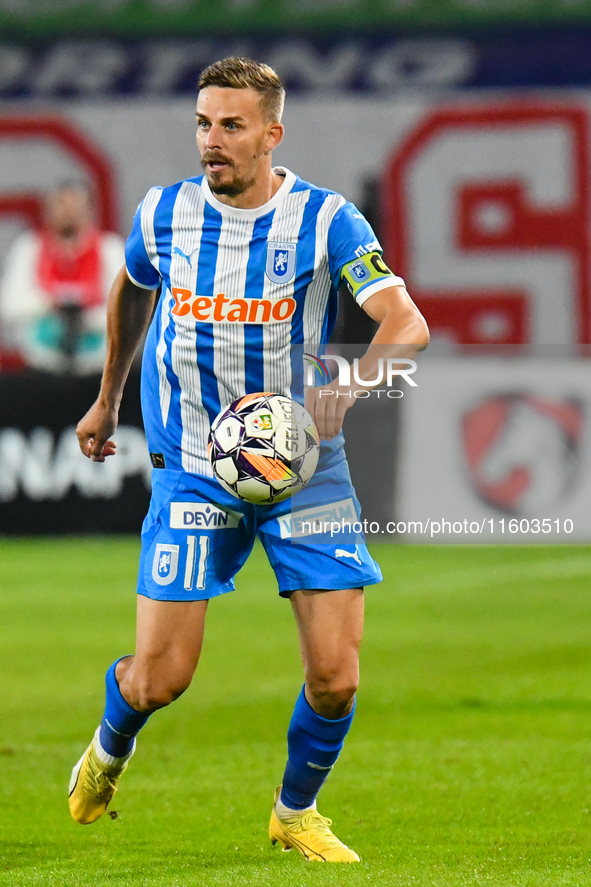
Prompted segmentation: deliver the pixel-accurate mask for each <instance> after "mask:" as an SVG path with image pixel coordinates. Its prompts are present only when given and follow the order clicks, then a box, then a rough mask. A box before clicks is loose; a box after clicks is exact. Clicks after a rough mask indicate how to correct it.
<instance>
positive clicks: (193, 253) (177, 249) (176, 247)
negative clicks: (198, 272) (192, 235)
mask: <svg viewBox="0 0 591 887" xmlns="http://www.w3.org/2000/svg"><path fill="white" fill-rule="evenodd" d="M198 250H199V247H196V249H194V250H193V252H192V253H189V255H187V253H184V252H183V251H182V249H179V248H178V246H173V248H172V251H173V253H176V254H177V256H182V257H183V259H186V260H187V262H188V263H189V268H193V265H192V264H191V259H192V258H193V256H194V255H195V253H196V252H197V251H198Z"/></svg>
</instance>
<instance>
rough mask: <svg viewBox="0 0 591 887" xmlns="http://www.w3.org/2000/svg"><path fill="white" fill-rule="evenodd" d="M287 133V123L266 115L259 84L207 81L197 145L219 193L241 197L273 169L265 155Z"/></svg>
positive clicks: (199, 112) (199, 110)
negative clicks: (247, 85) (234, 86)
mask: <svg viewBox="0 0 591 887" xmlns="http://www.w3.org/2000/svg"><path fill="white" fill-rule="evenodd" d="M282 135H283V127H282V126H281V124H280V123H270V122H269V121H268V120H267V119H266V118H265V116H264V114H263V110H262V107H261V98H260V95H259V94H258V93H257V92H255V90H254V89H250V88H248V89H225V88H222V87H219V86H207V87H205V89H202V90H201V91H200V93H199V96H198V98H197V147H198V149H199V153H200V155H201V165H202V166H203V169H204V171H205V175H206V176H207V181H208V183H209V187H210V188H211V190H212V191H213V192H214V194H217V195H218V196H219V195H225V196H227V197H229V198H236V197H238V196H239V195H241V194H244V193H245V192H246V191H249V189H252V188H253V187H255V186H256V185H257V182H258V180H259V179H260V178H261V176H264V175H265V174H266V173H267V165H266V164H265V163H264V162H263V161H264V159H265V158H269V157H270V154H271V151H272V150H273V148H275V147H276V145H278V144H279V142H280V141H281V138H282ZM268 168H269V169H270V161H269V164H268Z"/></svg>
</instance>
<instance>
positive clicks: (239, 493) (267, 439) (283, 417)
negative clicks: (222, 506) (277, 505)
mask: <svg viewBox="0 0 591 887" xmlns="http://www.w3.org/2000/svg"><path fill="white" fill-rule="evenodd" d="M319 447H320V443H319V437H318V431H317V429H316V425H315V424H314V420H313V419H312V416H311V415H310V413H309V412H308V411H307V410H306V409H305V408H304V407H303V406H301V405H300V404H299V403H297V402H296V401H295V400H292V399H291V398H290V397H284V396H283V395H281V394H270V393H268V392H266V391H263V392H257V393H256V394H246V395H245V396H244V397H240V398H238V400H235V401H234V402H233V403H231V404H230V406H229V407H226V408H225V409H223V410H222V411H221V412H220V413H219V414H218V416H216V418H215V419H214V421H213V423H212V426H211V431H210V432H209V444H208V448H207V449H208V454H209V461H210V462H211V466H212V468H213V473H214V475H215V477H216V478H217V480H218V481H219V482H220V484H221V485H222V487H223V488H224V489H225V490H227V491H228V492H229V493H232V495H233V496H236V497H237V498H238V499H244V500H246V501H247V502H254V503H256V504H258V505H271V504H273V503H274V502H281V501H282V500H283V499H287V498H289V496H292V495H293V494H294V493H297V492H298V491H299V490H301V489H302V487H303V486H304V485H305V484H307V483H308V481H309V480H310V478H311V477H312V475H313V474H314V471H315V470H316V465H317V464H318V455H319V451H320V449H319Z"/></svg>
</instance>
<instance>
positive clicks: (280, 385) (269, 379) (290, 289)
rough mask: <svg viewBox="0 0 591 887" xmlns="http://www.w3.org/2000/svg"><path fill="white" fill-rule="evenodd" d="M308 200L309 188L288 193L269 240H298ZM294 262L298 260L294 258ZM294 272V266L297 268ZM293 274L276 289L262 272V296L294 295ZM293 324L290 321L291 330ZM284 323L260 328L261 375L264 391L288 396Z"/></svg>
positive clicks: (275, 218)
mask: <svg viewBox="0 0 591 887" xmlns="http://www.w3.org/2000/svg"><path fill="white" fill-rule="evenodd" d="M309 199H310V191H296V192H294V193H291V194H288V195H287V196H286V197H285V198H284V199H283V203H282V205H281V212H279V211H276V212H275V216H274V218H273V224H272V226H271V230H270V231H269V236H268V238H267V239H268V240H269V241H274V240H275V241H278V242H282V241H287V242H292V243H297V241H298V236H299V233H300V228H301V227H302V221H303V218H304V210H305V208H306V204H307V202H308V200H309ZM296 262H297V259H296ZM296 273H297V267H296ZM294 288H295V277H294V278H293V279H292V280H291V281H290V282H289V283H288V284H284V285H282V287H281V291H280V292H278V291H277V286H276V285H275V284H273V283H272V282H271V281H270V280H269V278H268V277H267V276H266V275H265V285H264V289H263V298H265V299H273V298H275V299H277V298H281V299H284V298H287V297H291V296H293V294H294ZM291 326H292V323H290V332H291ZM282 327H283V324H277V326H275V325H273V324H267V325H265V326H264V327H263V359H264V363H263V373H264V375H263V378H264V389H265V391H273V392H274V393H275V394H285V395H287V396H289V394H290V388H291V375H292V373H291V360H290V351H291V342H290V341H287V340H286V336H285V328H284V327H283V328H282Z"/></svg>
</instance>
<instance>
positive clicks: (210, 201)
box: [126, 168, 402, 475]
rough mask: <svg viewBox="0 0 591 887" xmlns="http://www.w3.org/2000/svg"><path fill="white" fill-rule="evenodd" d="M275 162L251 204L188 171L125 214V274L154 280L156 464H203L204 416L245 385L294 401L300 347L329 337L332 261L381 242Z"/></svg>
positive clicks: (328, 194) (152, 424) (148, 414)
mask: <svg viewBox="0 0 591 887" xmlns="http://www.w3.org/2000/svg"><path fill="white" fill-rule="evenodd" d="M276 172H278V173H279V174H281V175H283V176H284V182H283V184H282V185H281V187H280V188H279V190H278V191H277V193H276V194H275V195H274V196H273V197H272V199H271V200H270V201H269V202H268V203H266V204H264V205H263V206H260V207H257V208H255V209H237V208H234V207H230V206H227V205H226V204H224V203H221V202H220V201H219V200H217V198H216V197H215V195H214V194H213V193H212V192H211V190H210V189H209V186H208V184H207V179H206V178H205V176H198V177H197V178H193V179H186V180H185V181H182V182H178V183H177V184H175V185H171V186H170V187H167V188H152V189H151V190H150V191H149V192H148V194H147V195H146V197H145V199H144V200H143V202H142V203H141V204H140V206H139V208H138V211H137V213H136V215H135V218H134V221H133V228H132V232H131V234H130V236H129V238H128V241H127V245H126V263H127V269H128V273H129V276H130V278H131V279H132V281H134V282H135V283H136V284H137V285H138V286H140V287H143V288H146V289H156V288H157V287H158V286H160V285H161V286H162V293H161V297H160V301H159V303H158V307H157V309H156V312H155V315H154V318H153V321H152V324H151V327H150V330H149V333H148V337H147V341H146V346H145V350H144V358H143V366H142V409H143V415H144V424H145V428H146V435H147V438H148V444H149V448H150V451H151V452H152V453H161V454H162V455H163V456H164V460H165V464H166V467H167V468H172V469H177V470H184V471H188V472H191V473H193V474H202V475H211V473H212V472H211V467H210V465H209V461H208V459H207V452H206V449H207V437H208V434H209V427H210V424H211V422H212V421H213V419H214V418H215V416H216V415H217V414H218V412H219V411H220V409H221V408H222V407H225V406H227V405H228V404H229V403H231V402H232V401H233V400H235V399H236V398H238V397H241V396H242V395H244V394H247V393H250V392H255V391H273V392H276V393H278V394H285V395H290V396H292V397H295V398H296V399H298V400H300V401H302V398H303V366H302V353H303V351H305V350H307V351H309V350H310V349H313V350H314V352H315V353H316V352H317V350H318V348H319V346H322V345H324V344H326V342H328V339H329V337H330V334H331V331H332V328H333V326H334V322H335V319H336V313H337V289H338V287H339V284H340V280H341V273H342V270H343V267H344V266H345V265H347V264H348V263H350V262H351V261H354V260H355V259H356V258H359V257H361V256H362V255H364V254H366V253H368V252H372V251H374V250H378V251H380V252H381V247H380V245H379V243H378V242H377V240H376V236H375V234H374V232H373V231H372V229H371V227H370V225H369V224H368V222H367V221H366V219H365V218H364V217H363V216H362V215H361V213H360V212H359V211H358V210H357V209H356V207H355V206H353V204H351V203H347V201H346V200H345V199H344V197H342V196H341V195H340V194H335V193H334V192H332V191H328V190H325V189H322V188H317V187H315V186H314V185H310V184H308V183H307V182H303V181H302V180H301V179H299V178H298V177H297V176H295V175H294V174H293V173H292V172H290V171H289V170H284V169H282V168H276ZM393 283H402V281H401V280H400V278H396V277H394V276H393V275H391V276H389V277H387V278H386V279H383V280H379V281H375V280H371V279H370V280H368V282H367V284H366V285H365V286H364V285H363V281H360V285H359V286H358V287H356V291H355V292H356V298H357V300H358V302H359V303H362V302H363V301H365V299H366V298H368V297H369V296H370V295H372V294H373V293H374V292H376V291H377V290H378V289H380V288H383V287H384V286H392V284H393ZM294 345H295V346H298V347H296V348H295V349H293V348H292V346H294ZM295 353H297V354H299V359H297V358H295V357H294V354H295Z"/></svg>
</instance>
